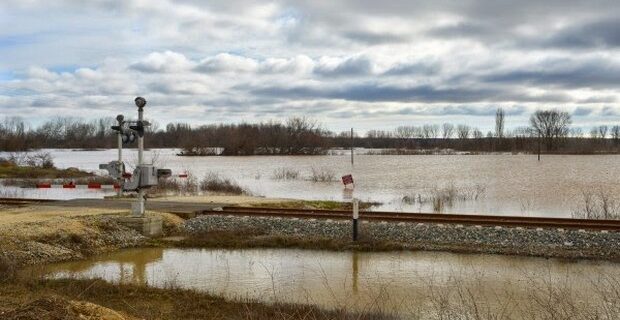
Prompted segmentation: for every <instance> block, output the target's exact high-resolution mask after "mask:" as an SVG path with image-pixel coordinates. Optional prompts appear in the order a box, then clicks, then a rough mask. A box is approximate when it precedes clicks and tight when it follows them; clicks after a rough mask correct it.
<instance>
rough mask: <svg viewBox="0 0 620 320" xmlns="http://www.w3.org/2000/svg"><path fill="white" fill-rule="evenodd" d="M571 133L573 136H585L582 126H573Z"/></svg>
mask: <svg viewBox="0 0 620 320" xmlns="http://www.w3.org/2000/svg"><path fill="white" fill-rule="evenodd" d="M569 134H570V136H571V137H573V138H583V130H582V129H581V128H572V129H570V133H569Z"/></svg>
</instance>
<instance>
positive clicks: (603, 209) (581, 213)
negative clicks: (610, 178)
mask: <svg viewBox="0 0 620 320" xmlns="http://www.w3.org/2000/svg"><path fill="white" fill-rule="evenodd" d="M581 194H582V196H583V203H582V205H581V207H580V208H576V209H573V211H572V213H571V215H572V217H573V218H578V219H604V220H620V199H619V198H618V196H616V195H615V194H613V193H612V192H611V191H606V190H604V189H602V188H599V189H598V190H597V191H590V190H583V191H582V193H581Z"/></svg>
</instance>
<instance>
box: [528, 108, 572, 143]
mask: <svg viewBox="0 0 620 320" xmlns="http://www.w3.org/2000/svg"><path fill="white" fill-rule="evenodd" d="M570 124H571V116H570V114H569V113H568V112H565V111H559V110H539V111H536V112H535V113H534V114H533V115H532V116H531V117H530V126H531V128H532V131H533V132H534V134H535V135H536V136H539V137H541V138H542V139H544V141H545V145H546V147H547V149H548V150H553V149H554V148H555V147H556V145H557V143H556V142H557V140H558V139H560V138H565V137H566V136H567V135H568V133H569V129H570Z"/></svg>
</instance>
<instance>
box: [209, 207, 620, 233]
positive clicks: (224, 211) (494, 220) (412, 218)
mask: <svg viewBox="0 0 620 320" xmlns="http://www.w3.org/2000/svg"><path fill="white" fill-rule="evenodd" d="M200 214H202V215H241V216H263V217H284V218H307V219H333V220H349V219H351V211H346V210H317V209H282V208H262V207H233V206H226V207H222V208H221V211H220V210H217V211H216V210H205V211H201V212H200ZM360 219H361V220H362V221H363V220H366V221H386V222H406V223H433V224H451V225H475V226H503V227H522V228H554V229H583V230H606V231H620V221H619V220H593V219H572V218H543V217H519V216H490V215H469V214H437V213H407V212H384V211H360Z"/></svg>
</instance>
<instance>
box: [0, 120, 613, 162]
mask: <svg viewBox="0 0 620 320" xmlns="http://www.w3.org/2000/svg"><path fill="white" fill-rule="evenodd" d="M495 120H496V121H495V122H496V125H495V130H494V131H489V132H486V133H483V132H482V131H481V130H479V129H477V128H475V127H471V126H469V125H466V124H456V125H455V124H451V123H445V124H442V125H437V124H428V125H422V126H400V127H398V128H396V129H394V130H392V131H385V130H370V131H368V132H367V133H366V134H365V135H364V136H359V135H355V136H354V137H353V139H352V138H351V134H350V132H349V131H346V132H341V133H334V132H331V131H328V130H324V129H322V128H321V126H320V125H319V124H318V123H317V122H316V121H312V120H310V119H307V118H290V119H288V120H286V121H284V122H278V121H270V122H263V123H257V124H250V123H241V124H219V125H215V124H212V125H202V126H194V127H192V126H190V125H189V124H184V123H170V124H168V125H166V126H165V128H160V127H159V125H158V124H157V123H153V125H152V126H151V127H150V128H149V129H148V131H147V138H146V140H145V145H146V147H149V148H181V149H183V154H184V155H212V154H222V155H317V154H325V153H326V152H327V151H328V150H329V149H331V148H349V147H351V146H352V145H353V146H355V147H358V148H359V147H364V148H378V149H395V153H399V152H400V151H402V153H407V152H409V151H416V150H418V151H419V150H422V151H428V150H436V149H451V150H454V151H463V152H526V153H536V152H538V150H541V152H543V153H565V154H594V153H618V152H620V126H618V125H613V126H597V127H595V128H592V130H591V131H590V132H588V133H587V134H586V133H584V132H583V131H582V130H581V129H580V128H571V117H570V114H568V113H566V112H562V111H557V110H545V111H537V112H535V113H534V114H533V115H532V116H531V118H530V125H529V126H528V127H523V128H516V129H513V130H506V129H505V126H504V123H505V115H504V111H503V110H502V109H498V111H497V114H496V116H495ZM115 123H116V122H115V120H114V119H113V118H102V119H97V120H92V121H83V120H81V119H79V118H69V117H59V118H55V119H52V120H50V121H47V122H45V123H43V124H42V125H40V126H38V127H31V126H29V125H28V124H27V123H25V122H24V121H23V120H22V119H21V118H16V117H11V118H6V119H5V120H4V121H3V122H2V123H0V150H2V151H25V150H31V149H40V148H72V149H98V148H114V147H116V133H115V132H114V131H112V130H111V129H110V127H111V126H112V125H114V124H115ZM129 147H135V145H134V146H129Z"/></svg>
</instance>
